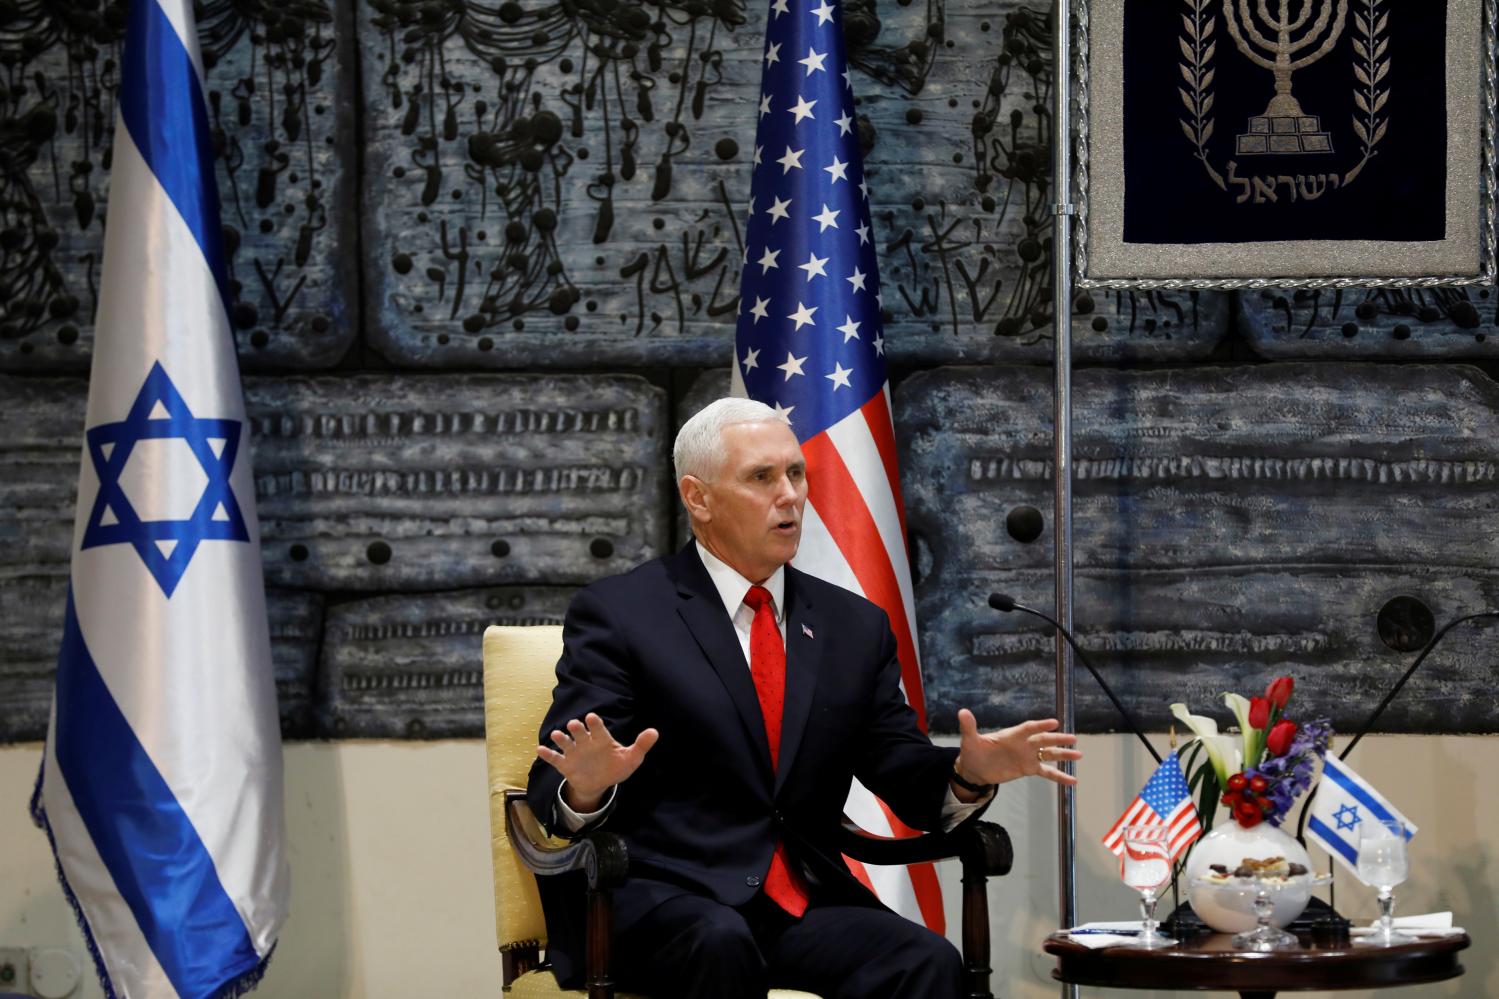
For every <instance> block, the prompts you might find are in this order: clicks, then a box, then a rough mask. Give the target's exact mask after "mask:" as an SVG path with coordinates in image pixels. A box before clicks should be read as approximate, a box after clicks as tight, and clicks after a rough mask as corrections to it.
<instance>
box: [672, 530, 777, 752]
mask: <svg viewBox="0 0 1499 999" xmlns="http://www.w3.org/2000/svg"><path fill="white" fill-rule="evenodd" d="M672 576H673V577H674V578H675V579H676V583H677V597H678V604H677V613H678V614H680V615H681V617H682V620H683V621H684V622H686V624H687V628H688V630H689V631H691V632H692V637H693V638H694V639H695V640H696V641H697V644H698V646H699V647H700V648H701V649H702V650H703V655H704V656H706V657H707V659H708V663H709V665H711V666H712V667H713V671H714V672H715V673H717V674H718V678H719V680H720V681H722V682H723V685H724V689H725V690H727V691H728V693H729V700H731V701H733V702H734V709H735V711H736V712H737V713H738V714H739V720H740V721H741V722H742V723H743V724H744V729H745V734H746V735H747V736H748V738H749V740H750V741H749V744H750V745H751V746H753V747H754V756H755V758H756V759H757V760H758V761H759V763H760V767H761V770H762V771H763V772H764V774H765V775H766V776H769V775H770V743H769V742H768V741H767V740H766V738H765V719H764V718H763V717H762V716H761V714H760V698H759V696H758V695H756V693H755V681H754V678H753V677H751V676H750V670H749V664H748V663H746V662H745V661H744V650H743V649H742V648H741V647H740V645H739V636H738V634H736V633H735V631H734V624H733V622H732V621H731V620H730V619H729V617H728V615H727V614H725V613H724V607H723V601H722V600H721V599H720V598H719V595H718V590H717V589H715V588H714V586H713V580H712V578H710V577H709V575H708V570H707V569H706V568H705V567H704V566H703V560H702V559H701V558H699V557H698V554H697V552H696V551H695V550H694V549H693V547H692V543H691V542H689V543H688V545H687V547H686V548H684V549H682V550H681V551H679V552H678V553H677V555H676V557H675V558H674V560H673V565H672ZM789 699H790V695H789V692H788V700H789ZM784 733H785V730H784V728H783V729H782V736H781V738H782V746H781V752H782V755H783V766H784V754H785V734H784Z"/></svg>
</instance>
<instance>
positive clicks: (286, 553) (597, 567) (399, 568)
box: [246, 375, 667, 592]
mask: <svg viewBox="0 0 1499 999" xmlns="http://www.w3.org/2000/svg"><path fill="white" fill-rule="evenodd" d="M246 404H247V406H248V408H249V411H250V417H251V421H252V428H251V433H252V435H253V438H254V443H255V477H256V492H257V496H258V498H259V511H260V522H261V528H262V533H263V541H264V550H265V563H266V578H267V579H268V580H270V581H272V582H274V583H276V584H278V585H283V586H292V587H303V588H310V589H340V590H362V591H377V592H378V591H382V590H426V589H436V588H445V587H457V586H474V585H482V584H496V583H507V582H524V583H578V582H586V581H587V580H590V579H594V578H597V577H598V576H602V575H608V574H610V573H614V572H620V571H623V570H624V569H627V568H629V567H630V566H632V565H634V564H636V563H637V562H640V561H643V560H644V559H646V558H649V557H650V556H652V555H655V554H657V553H658V552H659V551H660V550H661V546H662V545H663V544H664V543H665V541H666V538H667V513H666V508H665V505H664V501H663V500H664V488H665V478H664V476H663V470H664V467H665V465H664V461H665V444H664V443H663V438H662V433H663V426H662V425H663V422H664V418H665V415H666V404H665V399H664V396H663V393H662V392H661V390H659V389H657V388H654V387H652V386H651V385H650V384H649V383H648V382H646V381H645V380H643V379H640V378H635V377H630V376H615V375H593V376H580V375H553V376H543V375H492V376H484V375H450V376H446V377H421V376H416V377H413V376H404V375H361V376H357V377H346V378H321V377H320V378H291V379H284V380H279V379H278V380H262V379H250V380H248V381H247V383H246Z"/></svg>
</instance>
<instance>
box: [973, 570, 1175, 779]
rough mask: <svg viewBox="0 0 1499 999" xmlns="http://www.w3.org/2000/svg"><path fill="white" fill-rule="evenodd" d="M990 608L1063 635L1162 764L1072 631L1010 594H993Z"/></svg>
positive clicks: (1157, 761) (990, 599) (1135, 732)
mask: <svg viewBox="0 0 1499 999" xmlns="http://www.w3.org/2000/svg"><path fill="white" fill-rule="evenodd" d="M989 606H990V607H993V608H994V609H995V610H997V611H1000V612H1001V613H1005V614H1008V613H1009V612H1010V611H1012V610H1018V611H1024V612H1025V613H1027V614H1030V615H1033V616H1035V617H1039V618H1040V619H1041V620H1043V621H1045V622H1046V623H1047V624H1049V625H1051V626H1052V627H1053V628H1055V629H1056V630H1057V634H1059V635H1061V636H1062V638H1063V639H1064V640H1065V641H1066V642H1067V644H1068V645H1070V646H1072V651H1073V652H1076V653H1077V658H1078V660H1079V661H1080V662H1081V663H1082V664H1083V665H1084V666H1085V667H1087V669H1088V672H1089V673H1091V674H1093V679H1095V680H1097V681H1098V685H1099V686H1100V687H1102V688H1103V692H1104V693H1105V694H1106V695H1108V698H1109V701H1110V703H1112V704H1113V705H1114V710H1116V711H1118V712H1119V715H1120V717H1122V718H1123V719H1124V724H1125V726H1126V727H1128V728H1129V730H1130V731H1131V732H1133V733H1134V734H1135V737H1136V738H1137V739H1139V740H1140V741H1141V742H1142V743H1144V745H1145V749H1146V750H1147V751H1148V752H1149V753H1150V755H1151V756H1152V757H1154V758H1155V761H1156V763H1158V764H1159V763H1161V762H1162V760H1161V754H1160V753H1158V752H1156V751H1155V747H1154V746H1152V745H1151V744H1150V740H1149V739H1147V738H1145V733H1144V732H1143V731H1142V730H1141V729H1140V725H1139V723H1138V722H1136V721H1135V718H1134V715H1132V714H1130V713H1129V709H1128V708H1126V707H1125V706H1124V704H1123V703H1122V702H1121V701H1120V700H1119V698H1118V696H1117V695H1115V693H1114V690H1113V688H1112V687H1110V686H1109V685H1108V683H1107V681H1105V680H1104V678H1103V677H1102V676H1100V675H1099V672H1098V669H1097V668H1096V667H1095V666H1094V665H1093V663H1092V661H1091V660H1089V659H1088V654H1087V653H1086V652H1084V651H1083V650H1082V648H1081V647H1080V646H1079V645H1078V644H1077V641H1076V640H1075V639H1074V638H1073V637H1072V633H1071V632H1070V631H1068V630H1067V629H1066V628H1064V627H1062V626H1061V625H1060V624H1058V623H1057V622H1056V621H1055V620H1053V619H1052V617H1051V616H1050V615H1049V614H1046V613H1044V612H1043V611H1038V610H1036V609H1035V608H1034V607H1027V606H1026V605H1025V604H1022V603H1020V602H1019V601H1017V600H1016V599H1015V598H1014V597H1011V596H1009V595H1008V594H1004V593H991V594H990V595H989Z"/></svg>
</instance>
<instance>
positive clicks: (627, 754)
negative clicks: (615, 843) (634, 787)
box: [536, 711, 660, 812]
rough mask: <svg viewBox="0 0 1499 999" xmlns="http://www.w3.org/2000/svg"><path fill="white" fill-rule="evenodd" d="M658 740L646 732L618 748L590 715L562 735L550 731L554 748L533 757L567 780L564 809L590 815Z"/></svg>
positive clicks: (575, 721) (538, 751) (539, 750)
mask: <svg viewBox="0 0 1499 999" xmlns="http://www.w3.org/2000/svg"><path fill="white" fill-rule="evenodd" d="M658 738H660V733H659V732H657V731H656V730H655V729H653V728H648V729H646V730H645V731H644V732H641V733H640V735H639V736H637V737H636V739H635V742H634V744H633V745H629V746H622V745H620V744H619V743H618V742H617V741H616V740H615V738H614V736H612V735H610V734H609V730H608V729H607V728H605V727H604V720H603V719H602V718H600V717H599V716H598V715H596V714H594V713H593V712H591V711H590V712H589V713H588V714H587V715H586V716H585V717H584V718H583V720H582V721H579V720H578V719H576V718H574V719H573V720H572V721H570V722H568V723H567V731H566V732H564V731H562V729H560V728H559V729H553V730H552V734H551V740H552V742H553V743H554V744H555V745H556V747H557V748H556V749H553V748H551V747H550V746H537V747H536V755H537V756H539V757H541V758H542V759H543V760H546V761H547V762H548V763H550V764H551V765H552V766H554V767H556V768H557V771H558V772H559V773H560V774H562V776H563V777H566V778H567V784H566V785H565V786H564V790H563V795H564V797H565V798H566V799H567V805H568V807H569V808H571V809H573V810H574V811H577V812H592V811H597V810H598V808H599V806H600V805H601V804H603V801H604V792H605V791H608V790H609V789H610V788H611V787H613V786H614V785H615V784H618V783H619V782H620V781H622V780H624V779H625V778H626V777H628V776H630V775H631V774H633V773H634V772H635V771H636V769H637V768H639V766H640V764H641V761H643V760H644V759H645V754H646V753H648V752H650V749H651V747H652V746H654V745H655V744H656V740H657V739H658Z"/></svg>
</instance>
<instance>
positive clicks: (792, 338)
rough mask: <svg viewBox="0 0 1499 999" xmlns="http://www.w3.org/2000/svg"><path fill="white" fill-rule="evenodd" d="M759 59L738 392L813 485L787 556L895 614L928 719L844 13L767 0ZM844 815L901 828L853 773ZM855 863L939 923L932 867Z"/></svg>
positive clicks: (886, 893)
mask: <svg viewBox="0 0 1499 999" xmlns="http://www.w3.org/2000/svg"><path fill="white" fill-rule="evenodd" d="M762 67H763V68H762V79H761V85H760V93H759V97H758V100H757V101H756V102H755V103H753V104H751V105H750V107H751V108H752V109H753V111H752V113H753V114H754V116H755V119H756V122H757V124H756V132H755V143H754V155H753V164H754V165H753V173H752V175H751V181H750V201H749V205H748V219H747V221H746V224H745V247H744V266H743V270H742V275H741V285H740V298H739V315H738V320H737V324H736V330H735V338H734V340H735V346H734V360H735V364H734V369H733V378H734V392H735V394H736V395H747V396H749V397H750V398H753V399H758V400H759V401H761V402H764V403H766V404H767V405H770V406H774V407H775V409H776V411H777V412H779V413H781V414H783V415H784V416H785V417H786V418H787V419H788V420H789V421H790V424H791V429H792V430H793V431H795V433H796V436H797V439H798V440H800V441H801V444H802V452H803V454H804V455H805V456H806V459H807V483H808V494H807V505H806V509H805V513H804V516H803V522H802V540H801V547H800V550H799V551H798V553H797V556H796V559H795V562H794V564H795V565H796V566H797V568H799V569H802V570H803V571H806V572H809V573H811V574H813V575H815V576H819V577H821V578H823V579H825V580H828V581H829V582H832V583H835V584H837V585H839V586H842V587H844V588H845V589H848V590H852V591H853V592H855V593H859V594H861V595H863V596H865V597H868V598H869V599H870V600H872V601H874V602H875V603H877V604H879V605H880V607H882V608H883V609H884V610H885V612H886V613H887V614H888V615H889V617H890V624H891V628H892V630H893V631H894V632H895V639H896V645H897V654H898V656H899V658H900V664H901V683H902V687H903V688H904V690H905V694H906V699H907V700H908V701H909V702H910V704H911V706H912V708H913V709H915V711H916V715H917V718H918V720H919V721H920V723H921V725H922V727H923V728H925V726H926V703H925V699H924V698H923V696H922V687H921V664H920V660H919V657H918V652H917V644H916V616H915V599H914V595H913V592H912V587H911V570H910V563H909V558H908V553H907V551H906V527H905V507H904V505H903V504H902V502H901V495H900V475H899V470H898V469H897V467H896V458H895V431H894V427H893V424H892V421H891V416H890V400H889V384H888V381H887V379H886V373H885V339H884V333H883V329H882V321H881V308H882V306H883V304H884V303H883V300H882V299H881V296H880V280H879V274H878V268H877V266H876V260H875V234H874V228H873V226H872V225H871V224H870V209H869V198H870V187H869V183H868V181H867V180H866V179H865V176H864V164H863V157H862V156H861V154H860V150H859V127H858V122H857V120H856V118H855V114H854V91H853V81H852V78H851V76H850V73H849V69H848V63H847V60H846V59H845V57H844V51H843V13H842V9H841V8H840V6H839V5H838V4H836V3H832V2H830V0H775V2H774V3H772V4H771V5H770V9H769V10H768V11H767V13H766V23H765V47H764V49H763V54H762ZM845 811H846V812H847V814H848V815H849V817H850V818H852V819H853V820H854V821H856V822H858V823H859V824H861V825H863V826H864V827H865V828H867V829H870V830H872V831H875V832H880V833H885V832H886V831H887V830H888V834H889V835H897V836H899V835H905V834H907V833H909V832H910V830H909V829H908V828H907V827H906V826H905V825H904V824H902V823H901V822H900V820H899V819H897V818H896V817H895V815H894V813H893V812H891V811H890V810H889V809H888V808H887V807H885V805H884V803H883V802H881V801H879V799H877V798H876V797H874V795H872V794H870V793H869V792H868V791H867V790H866V789H865V788H863V787H862V786H860V785H859V784H858V783H857V782H856V783H855V784H854V788H853V791H852V792H851V794H850V796H849V800H848V802H847V804H846V805H845ZM849 867H850V868H851V869H852V870H853V872H854V874H855V876H857V877H859V879H860V880H862V881H863V882H864V883H865V884H866V885H867V886H869V887H870V888H871V889H872V890H874V891H875V892H876V894H878V895H879V897H880V899H881V901H883V902H884V903H885V904H886V905H887V906H889V907H890V908H892V909H894V910H895V911H897V912H900V913H901V914H903V915H905V916H907V917H909V918H911V919H914V920H916V921H918V922H923V923H925V924H926V925H927V926H928V927H929V928H931V929H933V930H934V931H936V932H938V933H941V932H943V928H944V925H945V922H944V919H943V913H942V895H941V890H940V888H939V887H938V884H937V877H936V872H935V871H934V870H933V869H932V867H931V865H929V864H921V865H914V866H912V867H909V868H899V867H897V868H877V867H864V866H861V865H859V864H858V863H856V862H854V861H849Z"/></svg>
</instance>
